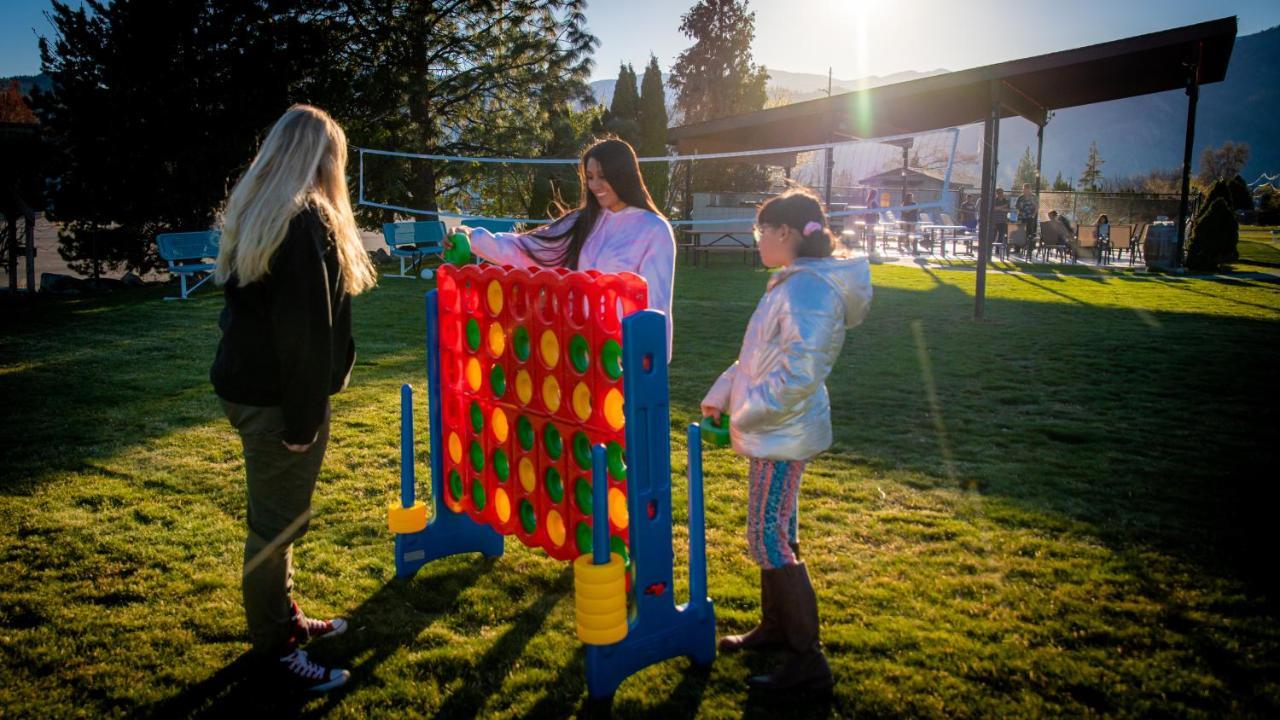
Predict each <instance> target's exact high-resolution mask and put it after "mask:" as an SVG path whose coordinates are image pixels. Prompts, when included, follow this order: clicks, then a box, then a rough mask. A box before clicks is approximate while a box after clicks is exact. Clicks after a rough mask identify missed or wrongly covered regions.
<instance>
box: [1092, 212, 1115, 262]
mask: <svg viewBox="0 0 1280 720" xmlns="http://www.w3.org/2000/svg"><path fill="white" fill-rule="evenodd" d="M1093 237H1094V239H1095V240H1097V242H1098V257H1099V258H1101V259H1105V258H1106V257H1107V253H1109V252H1111V221H1110V220H1108V219H1107V215H1106V213H1103V214H1101V215H1099V216H1098V222H1097V228H1095V229H1094V231H1093Z"/></svg>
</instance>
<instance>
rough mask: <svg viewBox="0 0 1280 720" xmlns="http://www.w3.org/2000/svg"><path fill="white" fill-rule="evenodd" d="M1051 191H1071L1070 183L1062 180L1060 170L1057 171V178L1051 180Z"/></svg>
mask: <svg viewBox="0 0 1280 720" xmlns="http://www.w3.org/2000/svg"><path fill="white" fill-rule="evenodd" d="M1053 189H1054V190H1056V191H1058V192H1062V191H1064V190H1071V189H1072V188H1071V183H1070V181H1067V180H1064V179H1062V171H1061V170H1059V171H1058V174H1057V176H1055V177H1054V178H1053Z"/></svg>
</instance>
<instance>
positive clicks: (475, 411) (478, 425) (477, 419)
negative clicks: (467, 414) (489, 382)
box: [471, 402, 484, 434]
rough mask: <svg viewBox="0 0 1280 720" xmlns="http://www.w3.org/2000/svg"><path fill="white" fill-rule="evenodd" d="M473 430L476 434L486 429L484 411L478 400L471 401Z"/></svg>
mask: <svg viewBox="0 0 1280 720" xmlns="http://www.w3.org/2000/svg"><path fill="white" fill-rule="evenodd" d="M471 430H472V431H473V432H475V433H476V434H479V433H480V431H481V430H484V411H483V410H481V409H480V403H477V402H473V403H471Z"/></svg>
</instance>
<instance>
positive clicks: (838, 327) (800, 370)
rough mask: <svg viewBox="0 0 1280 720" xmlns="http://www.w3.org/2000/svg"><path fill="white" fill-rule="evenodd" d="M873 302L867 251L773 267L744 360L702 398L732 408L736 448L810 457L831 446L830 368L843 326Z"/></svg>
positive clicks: (780, 457) (773, 456) (772, 456)
mask: <svg viewBox="0 0 1280 720" xmlns="http://www.w3.org/2000/svg"><path fill="white" fill-rule="evenodd" d="M870 304H871V271H870V268H869V266H868V265H867V260H866V258H858V259H852V260H836V259H818V258H799V259H797V260H796V261H795V263H793V264H791V265H789V266H787V267H785V268H783V269H781V270H779V271H778V272H776V273H774V275H773V277H772V278H770V279H769V285H768V288H767V289H766V290H765V293H764V297H762V298H761V299H760V304H759V305H757V306H756V311H755V312H754V313H753V314H752V315H751V321H750V322H749V323H747V333H746V336H745V337H743V339H742V352H741V353H740V354H739V355H738V361H737V362H735V363H734V364H733V365H730V366H729V369H728V370H725V371H724V373H722V374H721V375H720V379H718V380H716V383H715V385H713V386H712V387H711V390H710V392H708V393H707V396H706V398H704V399H703V401H702V404H703V405H713V406H715V407H719V408H722V409H724V410H725V411H726V412H728V413H729V418H730V426H729V434H730V437H731V438H732V439H733V449H734V450H736V451H737V452H738V453H740V454H742V455H746V456H748V457H755V458H767V459H770V460H807V459H809V458H811V457H813V456H814V455H817V454H818V453H820V452H822V451H823V450H826V449H827V448H828V447H831V401H830V399H829V398H828V397H827V385H826V379H827V375H828V374H830V372H831V366H832V365H833V364H835V361H836V358H837V357H839V355H840V349H841V348H842V347H844V335H845V330H846V329H848V328H851V327H854V326H856V325H858V324H859V323H861V322H862V320H863V318H865V317H866V315H867V308H868V307H869V306H870Z"/></svg>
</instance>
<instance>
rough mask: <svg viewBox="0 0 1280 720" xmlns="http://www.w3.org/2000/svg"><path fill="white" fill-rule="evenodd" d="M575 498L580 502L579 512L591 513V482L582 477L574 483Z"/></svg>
mask: <svg viewBox="0 0 1280 720" xmlns="http://www.w3.org/2000/svg"><path fill="white" fill-rule="evenodd" d="M573 499H574V500H576V501H577V503H578V512H580V513H582V514H583V515H591V483H590V482H587V479H586V478H584V477H580V478H578V479H577V480H575V481H574V483H573Z"/></svg>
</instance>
